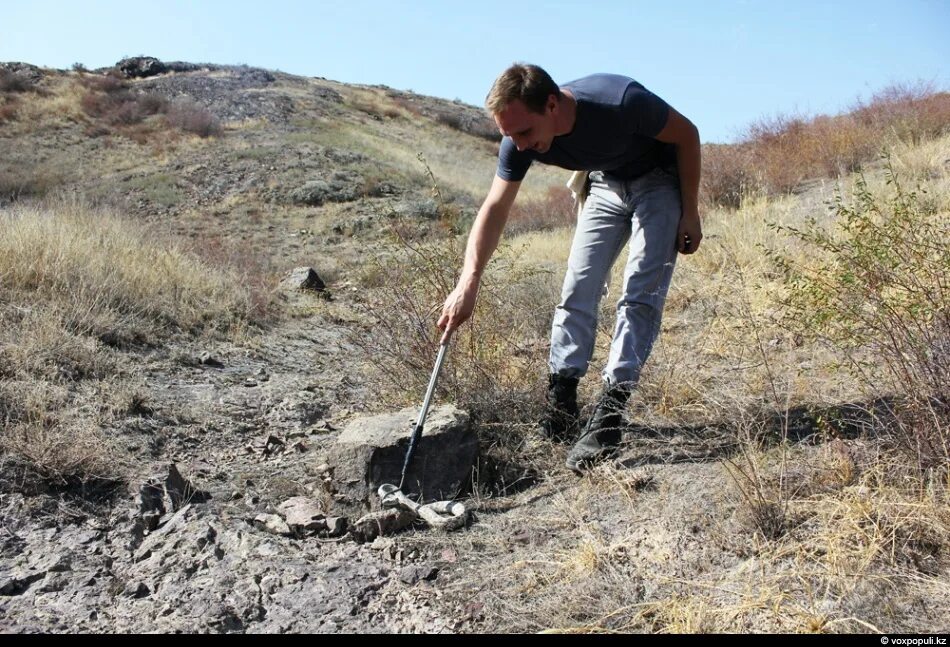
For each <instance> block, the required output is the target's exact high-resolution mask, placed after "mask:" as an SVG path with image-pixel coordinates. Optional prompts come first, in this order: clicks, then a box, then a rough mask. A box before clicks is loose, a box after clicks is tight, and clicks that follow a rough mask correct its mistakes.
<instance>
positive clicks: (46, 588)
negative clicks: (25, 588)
mask: <svg viewBox="0 0 950 647" xmlns="http://www.w3.org/2000/svg"><path fill="white" fill-rule="evenodd" d="M68 584H69V580H68V579H67V578H66V576H65V575H63V574H62V573H47V574H46V578H45V579H44V580H43V583H42V584H40V589H39V590H40V592H41V593H58V592H59V591H62V590H63V589H65V588H66V586H67V585H68Z"/></svg>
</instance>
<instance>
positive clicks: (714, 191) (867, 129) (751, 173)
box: [702, 83, 950, 208]
mask: <svg viewBox="0 0 950 647" xmlns="http://www.w3.org/2000/svg"><path fill="white" fill-rule="evenodd" d="M948 124H950V93H946V92H939V91H938V90H937V89H936V88H934V87H933V86H931V85H927V84H925V83H917V84H898V85H892V86H889V87H887V88H884V89H883V90H881V91H880V92H878V93H876V94H874V95H873V96H872V97H871V98H870V99H868V100H859V101H857V102H855V104H854V105H853V106H852V108H851V110H850V111H849V112H848V113H846V114H842V115H837V116H826V115H819V116H816V117H808V116H806V115H795V114H790V115H778V116H776V117H772V118H768V119H762V120H760V121H758V122H756V123H753V124H751V125H750V126H749V127H748V128H747V129H746V132H745V134H744V135H743V137H742V138H741V141H740V142H739V143H738V144H737V145H733V146H716V145H713V146H707V147H706V148H705V149H704V168H703V186H702V194H703V199H704V201H705V202H706V203H707V204H710V205H714V204H718V205H722V206H728V207H733V208H735V207H737V206H738V205H739V204H740V203H741V202H742V201H743V200H745V199H748V198H750V197H754V196H763V195H764V196H775V195H781V194H784V193H787V192H789V191H793V190H796V189H797V188H798V187H799V186H800V185H801V184H802V183H803V182H805V181H806V180H811V179H814V178H817V177H832V178H834V177H837V176H839V175H847V174H849V173H851V172H853V171H856V170H860V169H861V168H863V167H864V166H866V165H867V164H869V163H872V162H874V160H875V159H876V157H877V156H878V154H879V153H880V150H881V148H882V147H884V146H894V145H898V144H901V143H905V144H911V145H917V144H920V143H922V142H926V141H928V140H931V139H934V138H939V137H941V136H943V135H946V134H947V132H948Z"/></svg>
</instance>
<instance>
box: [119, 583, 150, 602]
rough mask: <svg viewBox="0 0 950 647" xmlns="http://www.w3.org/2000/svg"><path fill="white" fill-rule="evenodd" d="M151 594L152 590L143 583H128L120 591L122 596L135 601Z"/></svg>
mask: <svg viewBox="0 0 950 647" xmlns="http://www.w3.org/2000/svg"><path fill="white" fill-rule="evenodd" d="M151 594H152V590H151V589H150V588H148V585H147V584H146V583H145V582H129V583H128V585H127V586H126V587H125V589H124V590H123V591H122V595H124V596H126V597H129V598H135V599H141V598H147V597H148V596H150V595H151Z"/></svg>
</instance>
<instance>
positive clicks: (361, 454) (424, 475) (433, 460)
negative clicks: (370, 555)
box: [327, 405, 478, 514]
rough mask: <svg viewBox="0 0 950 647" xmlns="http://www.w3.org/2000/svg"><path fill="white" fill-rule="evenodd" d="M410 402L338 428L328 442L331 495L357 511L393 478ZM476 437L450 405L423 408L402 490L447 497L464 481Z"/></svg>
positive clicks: (407, 430)
mask: <svg viewBox="0 0 950 647" xmlns="http://www.w3.org/2000/svg"><path fill="white" fill-rule="evenodd" d="M418 413H419V411H418V409H416V408H407V409H403V410H402V411H400V412H399V413H396V414H385V415H380V416H373V417H365V418H358V419H356V420H354V421H353V422H352V423H350V424H349V425H348V426H347V428H346V429H345V430H344V431H343V432H342V433H341V434H340V437H339V438H338V440H337V442H336V444H335V445H334V446H333V447H332V448H331V450H330V453H329V456H328V461H327V462H328V463H329V464H330V465H332V466H333V487H334V488H335V490H336V496H335V497H334V501H336V502H338V503H339V504H340V505H341V506H342V509H346V510H349V511H351V512H355V513H356V514H360V513H362V512H365V511H366V510H372V509H376V508H378V507H379V499H378V496H377V490H378V488H379V486H380V485H382V484H384V483H399V480H400V475H401V472H402V465H403V461H404V459H405V455H406V449H407V447H408V445H409V437H410V435H411V434H412V429H413V425H414V423H415V418H416V416H417V415H418ZM477 454H478V438H477V436H476V434H475V432H474V431H473V430H472V428H471V424H470V422H469V417H468V414H466V413H465V412H463V411H461V410H459V409H457V408H456V407H454V406H451V405H443V406H439V407H434V408H433V409H431V410H430V411H429V415H428V418H427V420H426V424H425V428H424V429H423V432H422V438H421V439H420V440H419V441H418V443H417V446H416V450H415V454H414V456H413V459H412V463H411V464H410V466H409V470H408V472H407V474H406V483H405V484H404V487H403V491H404V492H405V493H406V494H408V495H410V496H411V497H413V498H415V499H416V500H419V499H418V497H419V496H420V495H421V499H422V500H424V501H433V500H442V499H453V498H455V497H456V496H457V495H458V494H459V492H461V491H462V490H464V489H465V487H467V486H468V484H469V481H470V478H471V474H472V468H473V465H474V463H475V458H476V456H477Z"/></svg>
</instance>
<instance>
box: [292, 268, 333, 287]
mask: <svg viewBox="0 0 950 647" xmlns="http://www.w3.org/2000/svg"><path fill="white" fill-rule="evenodd" d="M283 282H284V285H286V286H288V287H292V288H294V289H297V290H312V291H314V292H322V291H323V290H326V288H327V286H326V283H324V282H323V279H321V278H320V276H319V275H318V274H317V272H316V271H315V270H314V269H313V268H312V267H298V268H296V269H294V270H292V271H291V272H290V273H289V274H288V275H287V277H286V278H285V279H284V281H283Z"/></svg>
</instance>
